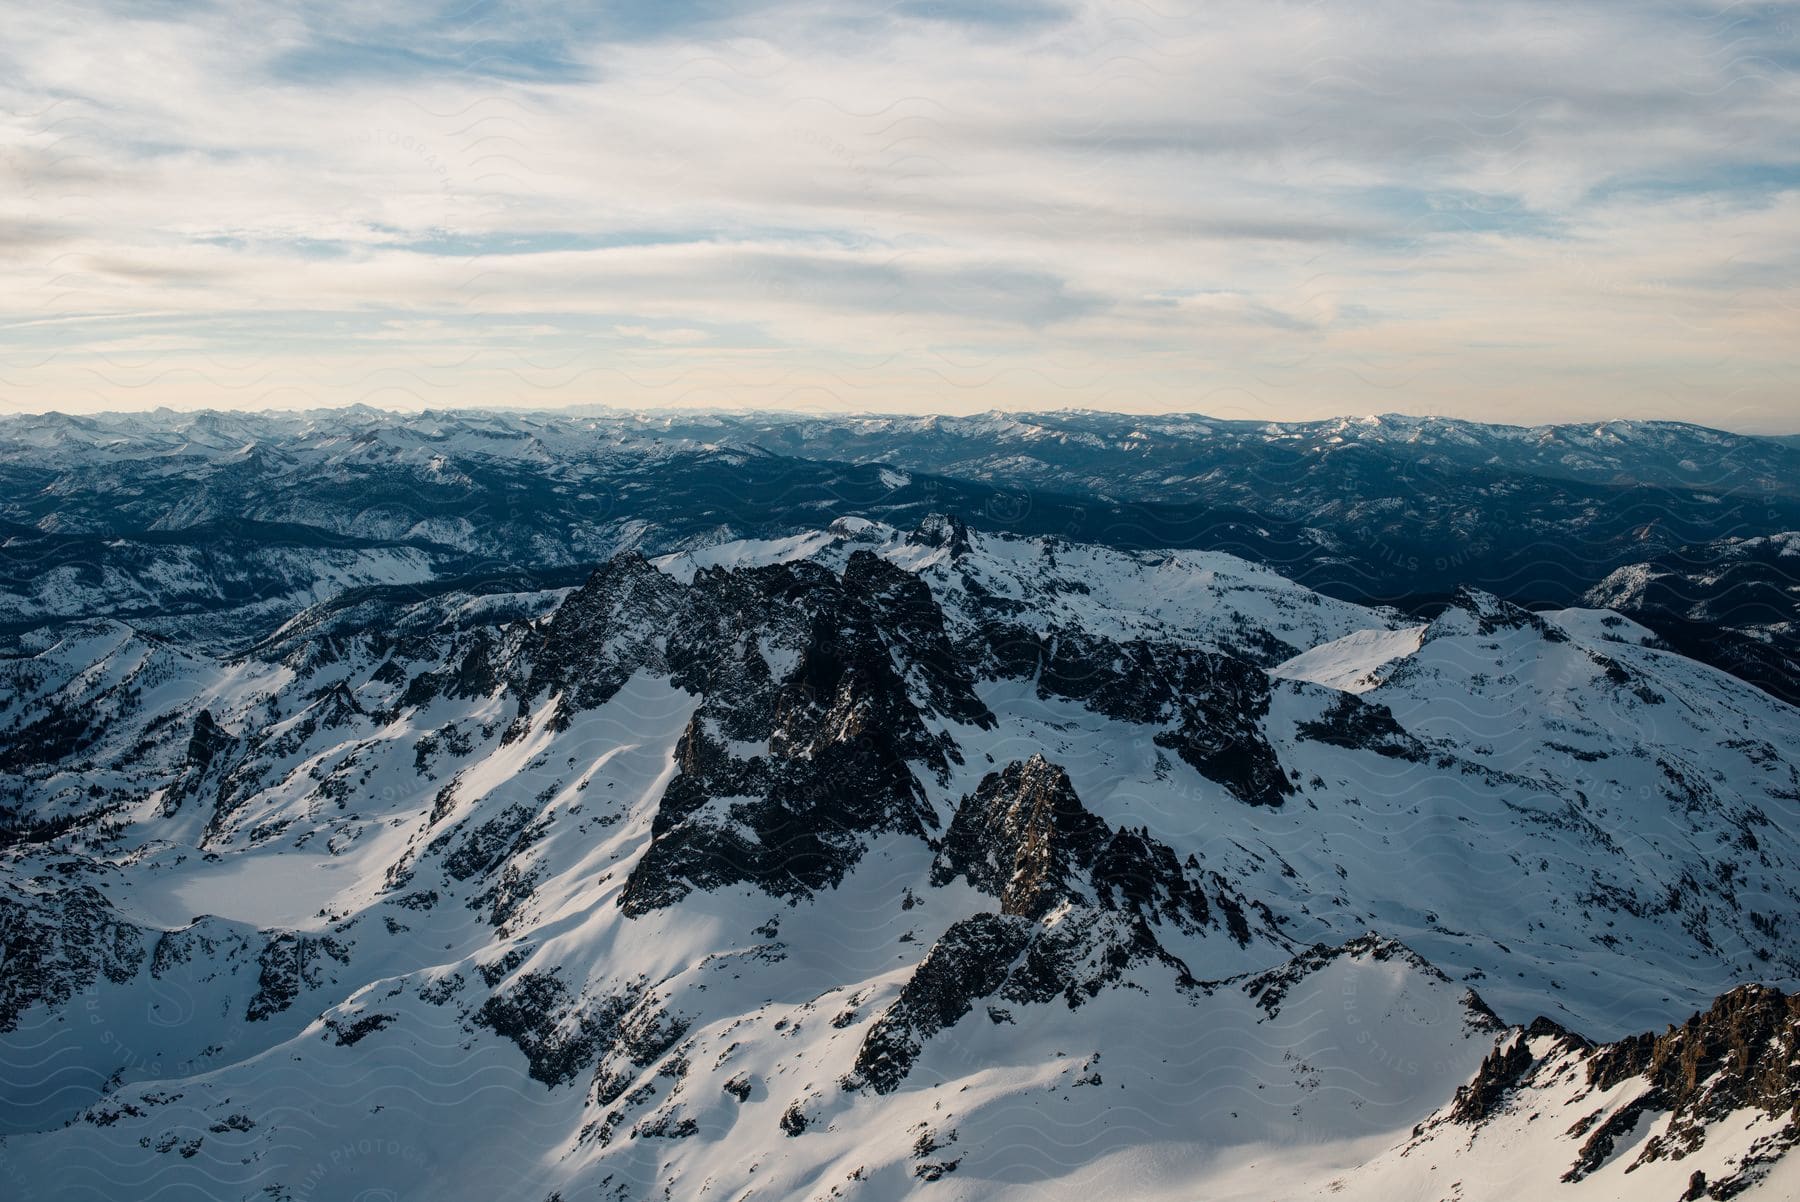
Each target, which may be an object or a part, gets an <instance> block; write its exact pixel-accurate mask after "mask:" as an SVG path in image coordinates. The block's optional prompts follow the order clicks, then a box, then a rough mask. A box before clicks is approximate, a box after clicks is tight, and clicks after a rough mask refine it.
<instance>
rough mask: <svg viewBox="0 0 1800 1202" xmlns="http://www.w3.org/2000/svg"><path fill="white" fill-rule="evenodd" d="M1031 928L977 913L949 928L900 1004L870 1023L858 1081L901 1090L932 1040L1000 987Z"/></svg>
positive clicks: (917, 971)
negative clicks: (914, 1064)
mask: <svg viewBox="0 0 1800 1202" xmlns="http://www.w3.org/2000/svg"><path fill="white" fill-rule="evenodd" d="M1031 930H1032V924H1030V923H1028V922H1026V921H1025V920H1024V919H1022V918H1013V917H1007V916H1003V915H999V914H976V915H974V916H972V917H970V918H965V919H963V920H961V921H960V922H957V923H956V924H955V925H953V926H952V927H951V928H950V929H949V930H947V931H945V932H944V934H943V936H942V938H940V939H939V940H938V941H937V942H936V943H935V944H933V945H932V948H931V950H930V951H928V952H926V953H925V958H924V959H923V960H921V961H919V966H918V968H916V969H915V970H914V971H913V975H912V977H911V978H910V979H909V980H908V981H907V982H906V984H905V986H903V987H902V988H901V990H900V996H899V997H898V998H897V999H896V1000H895V1001H894V1004H893V1005H891V1006H889V1007H888V1008H887V1010H885V1011H884V1012H883V1013H882V1014H881V1016H880V1017H879V1018H877V1019H876V1020H875V1022H874V1023H873V1024H872V1025H871V1026H870V1028H869V1033H868V1034H867V1035H866V1036H865V1037H864V1038H863V1043H862V1047H861V1048H860V1049H859V1050H858V1051H857V1054H856V1068H855V1071H854V1073H853V1082H852V1083H853V1084H857V1085H867V1086H868V1087H869V1088H871V1089H873V1090H874V1091H875V1092H876V1093H892V1092H893V1091H894V1090H895V1089H898V1088H899V1086H900V1082H901V1081H903V1080H904V1079H905V1078H906V1074H907V1072H908V1071H910V1070H911V1068H912V1065H913V1062H914V1061H915V1060H916V1059H918V1056H919V1053H920V1052H921V1051H923V1050H924V1041H925V1040H926V1039H929V1038H930V1037H931V1036H933V1035H935V1034H936V1033H937V1032H939V1031H941V1030H943V1029H944V1028H945V1027H949V1026H953V1025H954V1024H955V1023H956V1022H957V1020H958V1019H960V1018H962V1016H963V1015H965V1014H967V1013H968V1012H969V1010H970V1008H971V1007H972V1006H973V1005H974V1003H975V1001H976V1000H977V999H978V998H983V997H987V996H989V995H991V994H993V993H995V992H996V991H997V990H998V989H999V988H1000V986H1001V985H1002V984H1003V983H1004V982H1005V980H1006V976H1007V973H1008V972H1009V971H1010V970H1011V968H1012V964H1013V961H1014V960H1015V959H1017V957H1018V955H1019V953H1020V952H1022V951H1023V950H1024V949H1025V946H1026V945H1027V944H1028V943H1029V942H1030V941H1031Z"/></svg>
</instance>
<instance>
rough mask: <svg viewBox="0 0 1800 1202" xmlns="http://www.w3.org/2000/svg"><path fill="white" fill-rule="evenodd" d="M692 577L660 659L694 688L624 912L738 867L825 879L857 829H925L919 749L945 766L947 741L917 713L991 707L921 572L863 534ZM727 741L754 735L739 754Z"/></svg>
mask: <svg viewBox="0 0 1800 1202" xmlns="http://www.w3.org/2000/svg"><path fill="white" fill-rule="evenodd" d="M692 592H693V594H694V597H695V600H694V603H693V605H692V607H691V609H690V610H689V611H686V612H684V613H683V615H682V616H681V617H680V618H679V619H678V620H677V621H676V622H675V624H674V627H673V628H672V630H671V632H670V633H669V635H668V658H669V660H670V663H671V671H672V678H673V679H674V680H675V682H676V683H677V684H680V685H682V686H683V687H686V688H688V689H690V690H692V691H694V692H697V693H700V694H702V695H703V696H704V697H705V701H704V702H703V704H702V705H701V706H700V707H699V708H698V709H697V710H696V711H695V714H694V718H693V720H692V722H691V723H690V725H689V727H688V729H687V731H686V733H685V734H684V735H683V737H682V739H681V742H680V744H679V746H678V747H677V752H676V756H677V764H678V767H679V771H678V773H677V775H676V777H675V778H674V779H673V780H671V782H670V783H669V785H668V787H667V788H666V790H665V792H664V796H663V798H662V800H661V803H660V804H659V806H658V810H657V814H656V817H655V820H654V822H653V825H652V831H651V835H652V841H651V846H650V848H649V850H648V851H647V852H646V853H645V855H644V856H643V858H642V859H641V860H640V861H639V862H638V863H637V864H636V865H635V866H634V867H633V869H632V873H631V876H630V878H629V879H628V881H627V883H626V887H625V889H624V891H623V892H622V895H621V903H622V905H623V906H624V908H625V911H626V913H627V914H631V915H634V916H635V915H641V914H644V913H648V912H649V911H651V910H654V909H657V908H660V907H662V906H666V905H669V904H671V903H673V902H674V901H676V900H678V899H679V898H681V897H683V896H685V895H686V894H687V893H688V892H689V891H691V890H692V889H695V888H700V889H712V888H718V887H721V886H725V885H730V884H736V883H740V882H749V883H754V884H757V885H759V886H760V887H762V888H764V889H766V890H768V891H769V892H771V893H775V894H778V895H791V894H798V893H805V892H810V891H813V890H817V889H821V888H828V887H831V886H834V885H836V884H837V883H838V882H839V881H840V880H841V879H842V878H843V875H844V873H845V872H847V871H848V870H849V868H850V867H851V866H852V865H853V864H855V863H856V861H857V860H858V859H859V858H860V857H861V855H862V852H863V850H864V847H865V844H866V838H867V836H869V835H871V834H876V833H882V832H891V833H899V834H909V835H913V836H915V837H918V838H925V837H926V836H927V834H928V832H929V830H930V828H931V827H933V826H935V825H936V823H937V817H936V813H935V811H934V810H933V809H932V807H931V805H930V804H929V802H928V800H927V798H926V796H925V792H924V789H923V787H922V786H921V785H920V783H919V781H918V779H917V778H916V777H915V775H914V767H913V765H918V766H919V767H920V768H922V769H924V770H925V771H928V772H931V773H933V774H935V775H937V776H939V777H940V778H944V777H947V775H948V771H949V761H948V759H947V754H949V753H950V752H953V751H954V745H953V744H950V743H949V742H948V740H947V739H943V738H940V737H939V736H937V735H935V734H933V733H931V731H930V730H929V729H928V727H927V725H926V719H927V717H931V716H937V717H942V718H947V719H950V720H952V721H958V722H965V723H971V724H975V725H983V726H985V725H991V723H992V721H993V718H992V715H990V714H989V713H988V712H987V709H986V707H985V706H983V705H982V704H981V702H980V701H979V700H978V699H977V698H976V697H975V694H974V687H973V681H972V680H971V678H970V677H969V676H968V675H967V673H966V672H965V671H964V670H963V669H962V668H961V667H960V666H959V664H958V662H957V659H956V656H955V654H954V651H953V649H952V648H951V646H950V644H949V641H948V639H947V637H946V636H945V634H944V630H943V615H942V612H941V610H940V609H939V608H938V606H937V603H936V602H935V601H934V600H933V599H932V597H931V594H930V592H929V590H928V589H927V588H926V587H925V585H924V583H923V582H922V581H920V580H919V579H918V578H917V577H916V576H913V575H911V574H910V573H907V572H905V571H903V570H902V569H900V568H897V567H895V566H894V565H892V564H890V563H888V562H887V561H885V560H883V559H881V558H879V557H877V556H875V555H873V554H871V553H869V552H867V551H863V550H859V551H857V552H855V553H853V554H852V555H851V557H850V560H849V563H848V565H847V566H846V568H845V571H844V575H843V577H842V578H841V579H840V578H838V577H836V576H834V575H832V574H831V573H830V572H829V571H827V570H826V569H824V568H821V567H819V566H818V565H816V564H812V563H800V564H792V565H789V564H781V565H774V566H771V567H768V568H759V569H752V570H747V571H739V572H724V571H711V572H702V573H701V574H700V575H698V576H697V577H696V578H695V583H694V586H693V589H692ZM770 639H772V640H773V641H774V643H775V644H776V645H777V646H778V647H780V648H784V649H785V650H786V651H787V653H788V655H789V656H790V657H791V660H792V666H791V667H789V668H787V670H786V671H785V673H784V674H783V675H782V676H781V678H780V679H779V680H776V679H775V676H774V674H773V673H772V672H771V671H770V669H769V667H768V666H767V663H766V661H765V658H764V656H763V654H762V653H761V652H760V651H758V650H757V647H758V646H759V645H760V644H761V643H762V642H764V641H767V640H770ZM734 648H741V649H742V650H741V652H739V651H735V650H732V649H734ZM722 649H723V650H722ZM734 741H735V742H737V743H739V744H742V743H752V744H761V745H763V746H765V747H766V751H763V752H761V753H756V754H751V755H749V756H744V755H741V754H739V753H738V752H735V751H733V750H732V749H731V743H732V742H734ZM947 749H948V751H947ZM715 799H730V800H728V801H725V802H723V803H722V804H715Z"/></svg>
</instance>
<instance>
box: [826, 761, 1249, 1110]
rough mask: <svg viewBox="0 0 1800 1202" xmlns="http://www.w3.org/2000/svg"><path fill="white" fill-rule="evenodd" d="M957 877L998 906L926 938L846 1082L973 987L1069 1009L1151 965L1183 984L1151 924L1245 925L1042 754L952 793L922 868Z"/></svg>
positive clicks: (897, 1053) (943, 1016)
mask: <svg viewBox="0 0 1800 1202" xmlns="http://www.w3.org/2000/svg"><path fill="white" fill-rule="evenodd" d="M958 878H964V879H967V880H968V881H969V883H970V884H972V885H974V886H975V887H976V888H978V889H981V890H983V891H985V892H988V893H991V894H993V895H994V896H995V897H997V898H998V899H999V902H1000V913H999V914H977V915H974V916H973V917H970V918H965V919H962V920H961V921H959V922H957V923H955V924H954V925H952V926H951V927H950V929H949V930H947V931H945V932H944V934H943V935H942V936H941V937H940V938H939V939H938V941H937V942H936V943H935V944H933V945H932V948H931V950H930V951H929V952H928V953H927V954H926V956H925V958H924V960H922V961H921V962H920V964H919V967H918V968H917V969H916V970H915V971H914V973H913V975H912V977H911V978H910V979H909V980H908V981H907V983H906V985H905V986H904V988H903V989H902V990H901V993H900V997H899V998H898V999H896V1000H895V1002H894V1003H893V1004H892V1005H891V1006H889V1007H888V1009H887V1010H885V1011H884V1012H883V1013H882V1014H881V1016H880V1017H879V1018H878V1019H877V1020H876V1022H875V1023H874V1024H873V1026H872V1027H871V1028H870V1030H869V1033H868V1035H867V1036H865V1038H864V1041H863V1044H862V1047H861V1049H860V1050H859V1052H858V1054H857V1061H856V1069H855V1071H854V1073H852V1074H851V1078H850V1084H852V1085H853V1086H867V1087H869V1088H871V1089H873V1090H875V1091H876V1092H877V1093H888V1092H891V1091H892V1090H894V1089H896V1088H898V1087H899V1084H900V1082H901V1081H902V1080H904V1079H905V1077H906V1074H907V1072H908V1071H909V1070H910V1068H911V1067H912V1064H913V1063H914V1061H916V1060H917V1058H918V1056H919V1054H920V1052H921V1051H922V1050H923V1048H924V1044H925V1041H926V1040H927V1039H928V1038H930V1036H932V1035H933V1034H935V1033H936V1032H938V1031H940V1030H942V1029H944V1028H945V1027H948V1026H951V1025H954V1024H955V1023H956V1022H957V1021H959V1020H960V1019H961V1018H962V1017H963V1016H964V1015H966V1014H968V1013H969V1011H970V1010H971V1009H973V1008H974V1005H975V1003H976V1002H977V1001H978V1000H980V999H983V998H988V997H994V998H998V999H1000V1000H1002V1001H1006V1002H1011V1003H1015V1004H1021V1005H1029V1004H1033V1003H1046V1002H1052V1001H1055V1000H1057V999H1059V998H1060V999H1061V1000H1062V1001H1063V1002H1064V1003H1065V1004H1066V1005H1068V1006H1069V1007H1070V1008H1071V1009H1074V1008H1077V1007H1079V1006H1081V1005H1082V1004H1083V1003H1084V1002H1086V1001H1087V1000H1088V999H1090V998H1093V997H1095V996H1097V995H1098V994H1099V993H1100V991H1101V990H1103V989H1105V988H1107V987H1108V986H1111V985H1115V984H1118V983H1119V982H1121V981H1123V980H1124V979H1125V978H1126V976H1127V974H1128V973H1129V972H1130V971H1131V970H1133V969H1134V968H1137V967H1138V966H1140V965H1150V964H1155V965H1158V966H1160V967H1161V968H1162V969H1163V970H1165V971H1166V972H1167V973H1168V974H1169V976H1170V978H1171V979H1172V981H1173V982H1174V984H1175V986H1176V987H1177V988H1185V987H1187V986H1190V985H1192V984H1194V979H1193V977H1192V975H1191V974H1190V973H1189V971H1188V967H1187V965H1186V964H1185V963H1183V962H1182V961H1181V960H1180V959H1179V958H1177V957H1176V956H1174V955H1172V954H1171V953H1170V952H1169V951H1168V950H1167V949H1166V948H1165V947H1164V946H1163V944H1162V942H1161V941H1160V940H1159V939H1158V937H1157V933H1156V927H1157V926H1158V925H1160V924H1164V923H1166V924H1168V925H1169V926H1170V927H1172V928H1175V929H1177V930H1180V931H1183V932H1187V933H1200V932H1203V931H1205V930H1206V929H1208V928H1209V927H1216V926H1218V925H1220V924H1223V925H1224V926H1225V927H1226V929H1227V931H1228V932H1229V933H1230V935H1231V937H1232V938H1233V939H1235V940H1237V941H1238V942H1239V943H1240V944H1243V943H1247V942H1248V941H1249V939H1250V938H1251V932H1250V929H1249V927H1248V924H1247V923H1246V922H1245V920H1244V909H1245V903H1244V902H1243V901H1242V899H1241V898H1237V897H1234V896H1232V895H1231V894H1230V893H1229V891H1228V890H1226V889H1225V888H1224V882H1223V881H1220V880H1218V879H1217V878H1216V877H1213V878H1210V879H1208V878H1207V877H1205V876H1203V875H1202V873H1201V872H1200V870H1199V868H1198V866H1197V865H1195V864H1193V863H1192V862H1191V861H1190V863H1189V864H1187V865H1185V866H1184V865H1181V864H1179V863H1177V861H1176V859H1175V855H1174V852H1173V851H1171V850H1170V849H1169V848H1168V847H1167V846H1166V845H1164V844H1162V843H1160V842H1158V841H1157V840H1155V839H1153V838H1151V837H1150V836H1149V834H1148V833H1147V832H1143V831H1124V830H1114V829H1113V828H1111V827H1109V826H1108V825H1107V824H1106V822H1104V821H1103V820H1101V819H1100V818H1099V817H1097V816H1096V815H1094V814H1093V813H1091V812H1090V811H1089V810H1088V809H1087V808H1086V807H1085V806H1083V805H1082V804H1081V799H1080V797H1078V796H1077V795H1076V793H1075V789H1074V786H1073V785H1072V784H1071V783H1070V781H1069V777H1068V773H1067V772H1065V771H1064V770H1063V769H1062V768H1060V767H1059V766H1057V765H1055V764H1052V763H1050V762H1049V761H1048V760H1046V759H1044V758H1043V757H1042V756H1041V755H1034V756H1032V757H1031V758H1030V759H1029V760H1025V761H1014V762H1013V763H1011V764H1008V765H1007V766H1006V767H1005V768H1003V769H1002V770H1000V771H999V772H993V773H989V774H988V775H987V776H986V777H984V778H983V779H982V781H981V784H980V785H979V786H978V787H977V789H976V790H975V792H974V793H972V794H970V795H969V796H967V797H965V798H964V799H963V801H962V804H961V806H959V807H958V809H957V812H956V816H955V818H954V819H952V821H951V825H950V828H949V830H948V831H947V832H946V834H945V837H944V839H943V841H942V843H941V845H940V848H939V851H938V855H937V858H936V859H935V861H934V862H933V865H932V872H931V880H932V883H933V884H936V885H943V884H947V883H949V882H951V881H953V880H956V879H958ZM1208 885H1211V886H1212V887H1213V888H1214V889H1215V890H1216V891H1217V896H1216V902H1217V906H1218V909H1219V913H1218V914H1215V913H1214V911H1213V907H1212V906H1209V904H1208V902H1207V898H1206V895H1205V892H1204V890H1205V888H1206V887H1207V886H1208ZM1270 933H1271V934H1272V932H1270ZM996 1021H998V1020H996Z"/></svg>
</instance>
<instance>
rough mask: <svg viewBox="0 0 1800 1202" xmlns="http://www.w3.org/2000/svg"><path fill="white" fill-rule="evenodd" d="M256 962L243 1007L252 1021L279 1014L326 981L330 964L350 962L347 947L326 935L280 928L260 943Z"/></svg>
mask: <svg viewBox="0 0 1800 1202" xmlns="http://www.w3.org/2000/svg"><path fill="white" fill-rule="evenodd" d="M256 962H257V967H258V975H257V987H256V993H255V994H254V995H252V997H251V998H250V1003H249V1005H248V1006H247V1007H246V1008H245V1010H244V1017H245V1018H247V1019H249V1020H250V1021H251V1022H259V1021H261V1020H263V1019H266V1018H269V1017H272V1016H273V1015H276V1014H279V1013H281V1012H282V1011H284V1010H286V1009H287V1008H288V1007H289V1006H292V1005H293V1004H294V1001H295V999H296V998H298V997H299V996H300V994H301V992H302V991H303V990H307V989H317V988H319V987H320V986H322V985H324V984H326V983H327V981H329V980H330V979H331V977H330V972H331V968H330V965H331V964H332V963H334V962H335V963H337V964H348V963H350V948H349V947H347V946H346V945H345V944H343V943H341V942H339V941H338V940H336V939H333V938H332V937H331V936H329V935H307V934H303V933H299V932H295V931H280V932H278V933H276V934H275V935H274V936H273V937H272V938H270V940H269V941H268V943H266V944H264V945H263V949H262V951H261V952H259V953H258V954H257V957H256Z"/></svg>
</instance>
